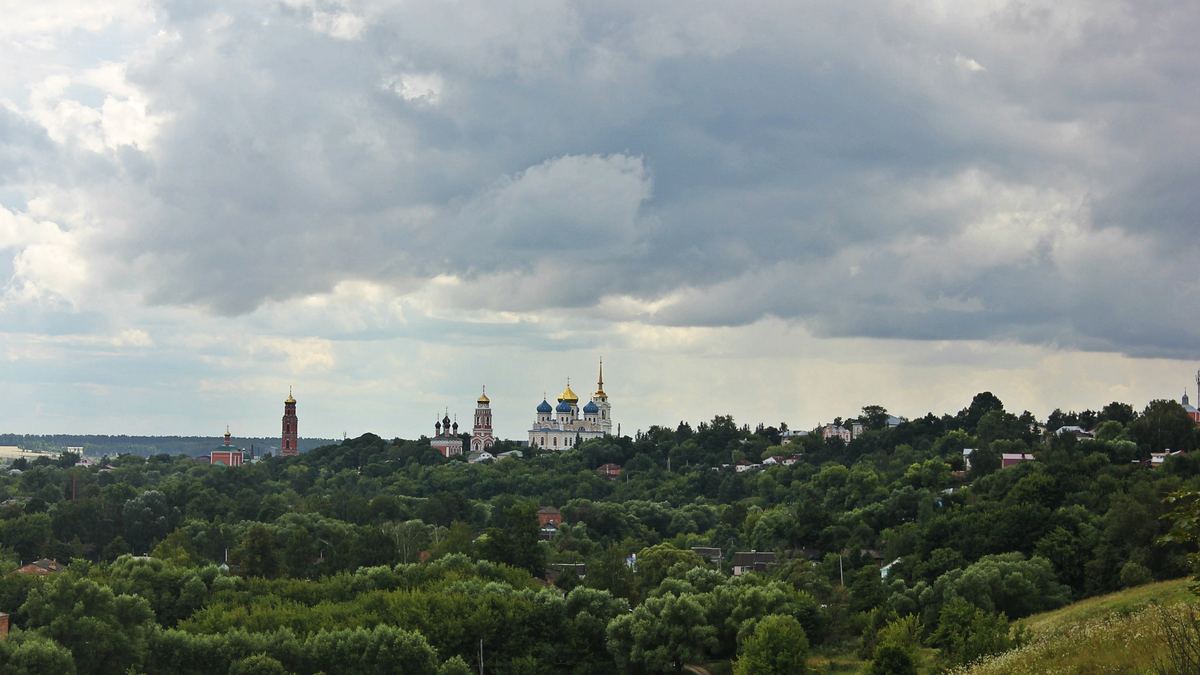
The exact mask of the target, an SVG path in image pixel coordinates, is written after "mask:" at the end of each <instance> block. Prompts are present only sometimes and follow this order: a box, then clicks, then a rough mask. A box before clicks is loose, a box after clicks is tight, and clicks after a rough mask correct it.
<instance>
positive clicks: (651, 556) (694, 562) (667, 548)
mask: <svg viewBox="0 0 1200 675" xmlns="http://www.w3.org/2000/svg"><path fill="white" fill-rule="evenodd" d="M636 565H637V567H636V570H637V575H636V576H635V577H634V583H636V584H637V591H638V595H639V596H640V597H643V598H645V597H649V595H650V593H651V592H652V591H653V590H654V589H656V588H658V585H659V584H661V583H662V582H663V580H664V579H666V578H667V576H668V575H671V574H674V575H676V576H683V575H684V574H685V573H686V572H687V571H688V570H690V569H693V568H697V567H704V561H703V560H702V559H701V558H700V556H699V555H696V552H695V551H682V550H680V549H677V548H675V547H674V546H671V545H670V544H656V545H654V546H649V547H647V548H644V549H642V550H641V552H640V553H638V555H637V562H636Z"/></svg>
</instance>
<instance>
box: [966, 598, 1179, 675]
mask: <svg viewBox="0 0 1200 675" xmlns="http://www.w3.org/2000/svg"><path fill="white" fill-rule="evenodd" d="M1193 601H1194V599H1193V598H1192V596H1191V595H1190V594H1189V593H1188V592H1187V582H1186V581H1184V580H1180V581H1166V582H1161V583H1157V584H1149V585H1146V586H1140V587H1138V588H1132V589H1129V590H1125V591H1121V592H1119V593H1113V594H1111V595H1106V596H1101V597H1096V598H1089V599H1088V600H1083V601H1081V602H1077V603H1075V604H1073V605H1069V606H1067V607H1063V608H1062V609H1059V610H1056V611H1053V612H1047V613H1045V614H1039V615H1036V616H1031V617H1028V618H1026V619H1023V620H1021V621H1020V622H1019V625H1021V626H1026V627H1028V629H1029V630H1030V632H1031V636H1032V637H1031V639H1030V641H1029V642H1028V643H1027V644H1025V646H1023V647H1020V648H1018V649H1014V650H1013V651H1010V652H1007V653H1004V654H1001V655H999V656H996V657H993V658H991V659H988V660H985V661H983V662H980V663H976V664H974V665H972V666H969V667H965V668H960V669H957V670H954V671H952V673H953V675H1110V674H1111V675H1151V674H1152V673H1154V672H1155V669H1154V666H1155V661H1156V659H1157V658H1158V657H1160V656H1161V655H1162V654H1163V653H1164V646H1163V642H1162V636H1161V632H1160V616H1161V615H1160V612H1161V611H1164V610H1162V609H1160V607H1165V608H1167V609H1166V610H1165V611H1167V612H1182V611H1184V610H1185V609H1186V607H1185V605H1184V604H1182V603H1184V602H1187V603H1192V602H1193Z"/></svg>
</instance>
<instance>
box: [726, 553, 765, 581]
mask: <svg viewBox="0 0 1200 675" xmlns="http://www.w3.org/2000/svg"><path fill="white" fill-rule="evenodd" d="M774 564H775V553H774V552H773V551H763V552H759V551H749V552H738V553H734V554H733V576H735V577H740V576H742V575H743V574H745V573H746V572H766V571H767V566H768V565H774Z"/></svg>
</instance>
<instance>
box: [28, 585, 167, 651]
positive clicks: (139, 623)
mask: <svg viewBox="0 0 1200 675" xmlns="http://www.w3.org/2000/svg"><path fill="white" fill-rule="evenodd" d="M21 611H23V612H25V613H26V614H27V615H28V616H29V623H28V625H29V628H30V629H32V630H35V631H37V632H38V633H39V634H41V635H43V636H45V637H48V638H51V639H53V640H54V641H55V642H57V643H58V644H60V645H62V646H64V647H66V648H67V649H69V650H70V651H71V653H72V654H73V655H74V657H75V664H76V668H77V670H78V672H79V673H80V675H121V674H122V673H124V672H125V671H126V670H128V669H130V668H138V667H139V666H141V664H142V661H143V660H144V658H145V654H146V643H147V639H148V636H149V634H150V632H151V631H152V630H153V629H154V628H155V627H156V624H155V623H154V612H153V611H152V610H151V608H150V603H148V602H146V600H144V599H143V598H139V597H136V596H130V595H114V594H113V592H112V591H111V590H110V589H109V588H108V587H107V586H101V585H99V584H97V583H96V582H94V581H92V580H90V579H76V578H75V576H74V574H73V573H72V572H69V571H68V572H63V573H60V574H58V575H55V576H54V578H52V579H50V580H49V581H48V582H46V584H45V585H44V586H42V587H41V588H40V589H35V590H33V591H31V592H30V593H29V599H28V600H26V601H25V604H24V605H23V606H22V607H21Z"/></svg>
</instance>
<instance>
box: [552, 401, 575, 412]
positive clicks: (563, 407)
mask: <svg viewBox="0 0 1200 675" xmlns="http://www.w3.org/2000/svg"><path fill="white" fill-rule="evenodd" d="M555 410H557V411H558V412H560V413H569V412H571V410H572V408H571V404H570V403H567V402H566V401H563V402H562V403H559V404H558V407H557V408H555Z"/></svg>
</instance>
